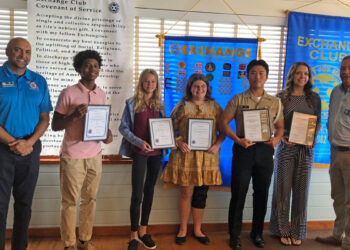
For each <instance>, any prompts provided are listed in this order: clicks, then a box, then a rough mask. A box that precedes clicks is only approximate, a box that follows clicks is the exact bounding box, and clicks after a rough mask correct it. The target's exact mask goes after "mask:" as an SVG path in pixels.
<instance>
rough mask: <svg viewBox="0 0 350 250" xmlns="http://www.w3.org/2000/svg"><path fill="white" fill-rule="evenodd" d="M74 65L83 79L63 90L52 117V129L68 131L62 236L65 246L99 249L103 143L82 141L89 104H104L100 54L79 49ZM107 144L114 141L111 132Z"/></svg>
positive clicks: (62, 163) (62, 162) (64, 146)
mask: <svg viewBox="0 0 350 250" xmlns="http://www.w3.org/2000/svg"><path fill="white" fill-rule="evenodd" d="M73 60H74V62H73V66H74V68H75V70H76V71H77V72H78V73H79V74H80V76H81V79H80V81H79V82H78V83H77V84H75V85H73V86H70V87H68V88H66V89H64V90H62V92H61V94H60V96H59V98H58V101H57V104H56V109H55V113H54V116H53V119H52V130H54V131H58V130H63V129H64V130H65V133H64V138H63V142H62V148H61V154H60V186H61V195H62V201H61V203H62V205H61V239H62V241H63V244H64V249H76V246H77V248H78V249H97V248H96V247H95V246H94V245H93V244H92V242H91V236H92V228H93V221H94V216H95V207H96V195H97V191H98V186H99V183H100V179H101V173H102V154H101V142H99V141H82V135H83V129H84V116H85V114H86V113H87V107H88V105H89V104H102V105H103V104H105V102H106V94H105V92H104V91H103V90H102V89H100V88H99V87H98V86H97V85H96V83H95V80H96V78H97V77H98V75H99V71H100V67H101V62H102V59H101V56H100V55H99V53H98V52H96V51H93V50H86V51H81V52H79V53H78V54H77V55H76V56H75V57H74V59H73ZM103 142H104V143H106V144H107V143H110V142H112V133H111V131H110V130H109V131H108V137H107V139H105V140H104V141H103ZM80 193H81V201H80V216H79V240H78V243H77V244H76V235H75V226H76V206H77V201H78V198H79V194H80Z"/></svg>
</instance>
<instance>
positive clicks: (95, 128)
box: [83, 105, 111, 141]
mask: <svg viewBox="0 0 350 250" xmlns="http://www.w3.org/2000/svg"><path fill="white" fill-rule="evenodd" d="M110 111H111V105H89V106H88V111H87V113H86V115H85V126H84V134H83V141H103V140H105V139H106V138H107V136H108V128H109V115H110Z"/></svg>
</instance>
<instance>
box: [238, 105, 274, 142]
mask: <svg viewBox="0 0 350 250" xmlns="http://www.w3.org/2000/svg"><path fill="white" fill-rule="evenodd" d="M243 126H244V138H246V139H248V140H250V141H252V142H265V141H268V140H270V137H271V129H270V116H269V110H268V109H251V110H243Z"/></svg>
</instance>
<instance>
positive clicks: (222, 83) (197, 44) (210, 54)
mask: <svg viewBox="0 0 350 250" xmlns="http://www.w3.org/2000/svg"><path fill="white" fill-rule="evenodd" d="M257 44H258V41H257V39H242V38H215V37H188V36H187V37H175V36H166V37H165V41H164V102H165V106H166V112H167V116H170V113H171V111H172V110H173V108H174V107H175V105H176V104H177V103H178V102H179V101H180V100H181V98H182V96H183V94H184V92H185V86H186V82H187V80H188V78H189V77H190V75H191V74H193V73H201V74H203V75H205V76H206V77H207V79H208V80H209V82H210V86H211V88H212V97H213V98H214V99H215V101H217V102H218V103H219V104H220V106H221V107H222V108H223V109H224V108H225V107H226V104H227V102H228V101H229V100H230V99H231V98H232V97H233V96H234V95H236V94H238V93H241V92H243V91H245V90H247V89H248V88H249V82H248V80H247V78H246V68H247V64H248V63H249V62H250V61H251V60H253V59H256V55H257ZM230 125H231V127H232V128H233V129H235V125H234V121H232V122H231V124H230ZM232 144H233V142H232V140H230V139H226V140H225V141H224V143H223V144H222V146H221V154H220V169H221V173H222V178H223V185H224V186H229V185H230V180H231V159H232Z"/></svg>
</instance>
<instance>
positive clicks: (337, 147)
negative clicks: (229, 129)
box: [332, 146, 350, 151]
mask: <svg viewBox="0 0 350 250" xmlns="http://www.w3.org/2000/svg"><path fill="white" fill-rule="evenodd" d="M332 148H334V149H335V150H337V151H350V147H344V146H332Z"/></svg>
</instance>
